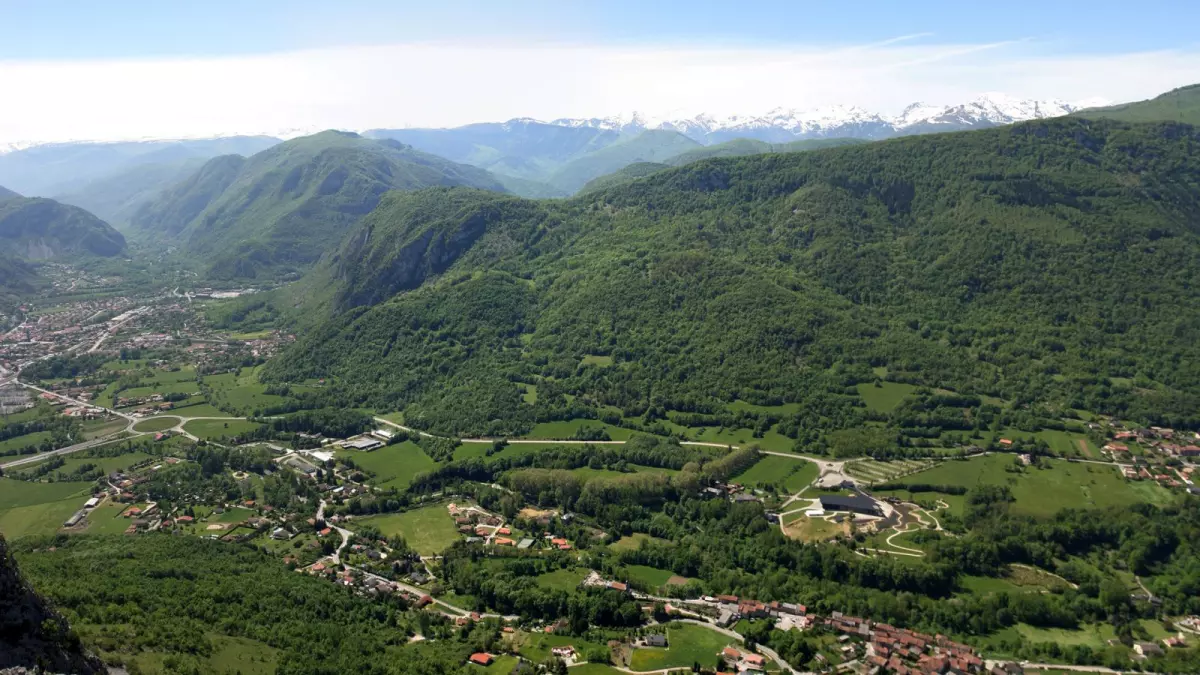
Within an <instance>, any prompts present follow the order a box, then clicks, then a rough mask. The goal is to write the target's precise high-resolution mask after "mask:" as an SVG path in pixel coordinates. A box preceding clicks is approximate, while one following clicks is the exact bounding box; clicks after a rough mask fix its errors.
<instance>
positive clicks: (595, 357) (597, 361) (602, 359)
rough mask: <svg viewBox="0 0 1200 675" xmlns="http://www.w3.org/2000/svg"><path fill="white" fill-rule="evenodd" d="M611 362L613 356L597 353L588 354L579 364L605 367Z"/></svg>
mask: <svg viewBox="0 0 1200 675" xmlns="http://www.w3.org/2000/svg"><path fill="white" fill-rule="evenodd" d="M612 364H613V358H612V357H611V356H602V355H599V354H588V355H587V356H585V357H583V360H581V361H580V362H579V365H581V366H599V367H601V368H607V367H609V366H611V365H612Z"/></svg>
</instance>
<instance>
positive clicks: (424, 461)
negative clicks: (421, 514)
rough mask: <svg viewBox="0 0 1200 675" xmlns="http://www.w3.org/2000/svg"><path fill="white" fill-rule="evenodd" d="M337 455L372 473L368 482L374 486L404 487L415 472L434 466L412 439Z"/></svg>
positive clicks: (413, 476) (434, 463) (435, 464)
mask: <svg viewBox="0 0 1200 675" xmlns="http://www.w3.org/2000/svg"><path fill="white" fill-rule="evenodd" d="M338 456H339V457H342V458H349V459H350V460H352V461H353V462H354V465H355V466H357V467H359V468H361V469H364V470H366V471H369V472H371V473H373V474H375V478H374V479H372V481H371V484H372V485H373V486H374V487H378V488H384V489H387V488H393V487H394V488H396V489H397V490H404V489H406V488H407V487H408V486H409V485H410V484H411V483H412V481H413V478H415V477H416V475H417V474H419V473H422V472H424V471H429V470H430V469H433V468H434V467H435V466H437V462H434V461H433V460H432V459H430V458H429V456H428V455H426V454H425V451H423V450H421V448H420V447H419V446H418V445H417V444H416V443H413V442H412V441H405V442H403V443H397V444H395V445H388V446H385V447H382V448H379V449H378V450H374V451H372V452H358V451H355V450H347V451H342V452H338Z"/></svg>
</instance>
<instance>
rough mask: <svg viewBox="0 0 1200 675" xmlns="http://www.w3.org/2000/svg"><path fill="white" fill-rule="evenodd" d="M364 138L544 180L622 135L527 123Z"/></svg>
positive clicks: (374, 133)
mask: <svg viewBox="0 0 1200 675" xmlns="http://www.w3.org/2000/svg"><path fill="white" fill-rule="evenodd" d="M363 135H364V136H366V137H367V138H376V139H392V140H397V141H400V142H401V143H406V144H408V145H411V146H413V147H414V148H416V149H418V150H422V151H424V152H429V153H433V154H435V155H438V156H440V157H445V158H446V159H449V160H452V161H455V162H461V163H463V164H470V165H472V166H478V167H480V168H484V169H487V170H489V171H492V172H495V173H499V174H504V175H506V176H513V177H515V178H525V179H528V180H535V181H543V180H545V178H547V177H548V176H549V175H550V174H551V173H552V172H553V171H554V170H555V169H557V168H558V167H560V166H562V165H563V164H564V163H566V162H568V161H570V160H572V159H576V158H578V157H581V156H583V155H585V154H587V153H589V152H593V151H595V150H599V149H601V148H604V147H606V146H608V145H611V144H613V143H616V142H617V141H618V140H621V134H620V133H619V132H616V131H613V130H610V129H591V128H582V127H581V128H572V127H566V126H562V125H557V124H547V123H545V122H537V121H534V120H527V119H516V120H510V121H508V122H503V123H482V124H468V125H466V126H462V127H457V128H454V129H375V130H372V131H367V132H364V134H363Z"/></svg>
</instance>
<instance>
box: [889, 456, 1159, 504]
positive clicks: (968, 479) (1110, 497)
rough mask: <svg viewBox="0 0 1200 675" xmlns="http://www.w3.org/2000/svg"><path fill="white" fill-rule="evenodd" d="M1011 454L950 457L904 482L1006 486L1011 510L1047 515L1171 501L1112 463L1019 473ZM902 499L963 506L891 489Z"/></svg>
mask: <svg viewBox="0 0 1200 675" xmlns="http://www.w3.org/2000/svg"><path fill="white" fill-rule="evenodd" d="M1010 466H1013V456H1012V455H1005V454H996V455H986V456H983V457H974V458H972V459H969V460H966V461H948V462H943V463H942V464H939V465H937V466H935V467H933V468H932V469H929V470H926V471H922V472H920V473H916V474H913V475H911V476H907V477H906V478H904V482H908V483H932V484H938V485H961V486H963V487H966V488H967V489H968V490H969V489H970V488H972V487H975V486H978V485H1006V486H1008V487H1009V489H1010V490H1011V491H1012V494H1013V497H1014V498H1015V500H1016V501H1015V502H1014V503H1013V504H1012V506H1011V510H1012V511H1013V512H1014V513H1021V514H1026V515H1034V516H1048V515H1052V514H1054V513H1056V512H1058V511H1059V510H1061V509H1064V508H1068V507H1075V508H1101V507H1108V506H1129V505H1131V504H1135V503H1138V502H1143V501H1150V502H1153V503H1157V504H1162V503H1168V502H1170V501H1171V500H1172V499H1174V497H1173V495H1172V494H1171V493H1170V492H1169V491H1168V490H1166V489H1165V488H1162V487H1159V486H1157V485H1137V484H1136V483H1130V482H1127V481H1125V479H1124V478H1123V477H1121V475H1120V474H1119V473H1117V470H1116V468H1115V467H1108V466H1102V465H1097V464H1080V463H1072V462H1067V461H1064V460H1050V461H1049V463H1048V466H1049V467H1050V468H1047V469H1036V468H1032V467H1026V468H1025V469H1024V470H1023V471H1022V472H1021V473H1009V472H1007V471H1005V468H1006V467H1010ZM888 494H898V496H902V497H910V496H911V497H913V498H915V499H918V500H925V501H930V500H932V499H935V498H938V499H943V500H945V501H946V502H947V503H949V504H950V506H951V509H952V510H961V507H962V503H963V498H962V497H959V496H955V495H935V494H934V493H919V494H916V495H909V493H908V492H907V491H904V490H898V491H891V492H888Z"/></svg>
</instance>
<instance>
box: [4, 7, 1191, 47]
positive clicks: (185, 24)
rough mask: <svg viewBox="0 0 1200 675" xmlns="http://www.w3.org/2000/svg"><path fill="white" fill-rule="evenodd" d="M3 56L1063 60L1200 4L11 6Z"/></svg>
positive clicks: (1186, 18) (1157, 42) (1180, 22)
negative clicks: (659, 51) (568, 45)
mask: <svg viewBox="0 0 1200 675" xmlns="http://www.w3.org/2000/svg"><path fill="white" fill-rule="evenodd" d="M0 18H2V22H0V58H3V59H26V58H95V57H130V56H164V55H228V54H247V53H262V52H273V51H284V50H294V49H304V48H313V47H334V46H346V45H364V44H390V43H395V42H408V41H423V40H439V41H441V40H466V39H471V40H503V39H512V40H539V41H560V42H589V43H618V44H620V43H651V44H661V43H689V44H695V43H712V42H714V41H715V42H721V43H735V44H763V43H772V44H789V43H803V44H830V43H833V44H845V43H853V44H858V43H864V42H875V41H881V40H885V39H889V38H893V37H896V36H900V35H911V34H916V33H929V34H930V36H931V37H932V38H933V39H936V40H940V41H950V42H956V43H957V42H970V43H980V42H982V43H988V42H996V41H1002V40H1013V39H1022V38H1026V39H1028V38H1032V39H1035V40H1037V41H1038V42H1039V44H1041V45H1042V46H1043V47H1044V48H1045V49H1048V50H1054V51H1061V52H1071V53H1074V52H1086V53H1112V52H1124V51H1145V50H1161V49H1171V48H1186V47H1192V46H1195V45H1196V44H1197V43H1198V42H1200V35H1198V32H1200V31H1197V30H1196V26H1198V25H1200V3H1191V2H1185V1H1182V0H1174V1H1173V2H1167V1H1163V0H1140V1H1138V2H1129V1H1128V0H1124V1H1116V0H1089V1H1088V2H1078V1H1053V0H1051V1H1047V0H1040V1H1032V0H1010V1H1007V2H998V3H978V2H971V1H970V0H960V1H958V2H911V1H910V2H897V1H880V0H866V1H862V0H860V1H856V2H830V1H828V0H826V1H823V2H804V1H802V0H792V1H786V0H764V1H759V2H728V1H720V2H718V1H713V0H690V1H688V0H684V1H681V0H641V1H631V0H607V1H605V2H589V3H584V2H571V0H559V1H557V2H544V1H535V0H504V1H495V0H492V1H489V2H465V1H453V0H443V1H441V2H403V1H401V2H387V1H385V0H349V1H341V2H329V1H328V0H291V1H289V2H283V1H280V0H240V1H230V0H209V1H207V2H171V1H163V0H156V1H153V2H147V1H142V0H138V1H131V0H108V1H106V2H96V1H95V0H88V1H55V0H36V1H13V0H0Z"/></svg>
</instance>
